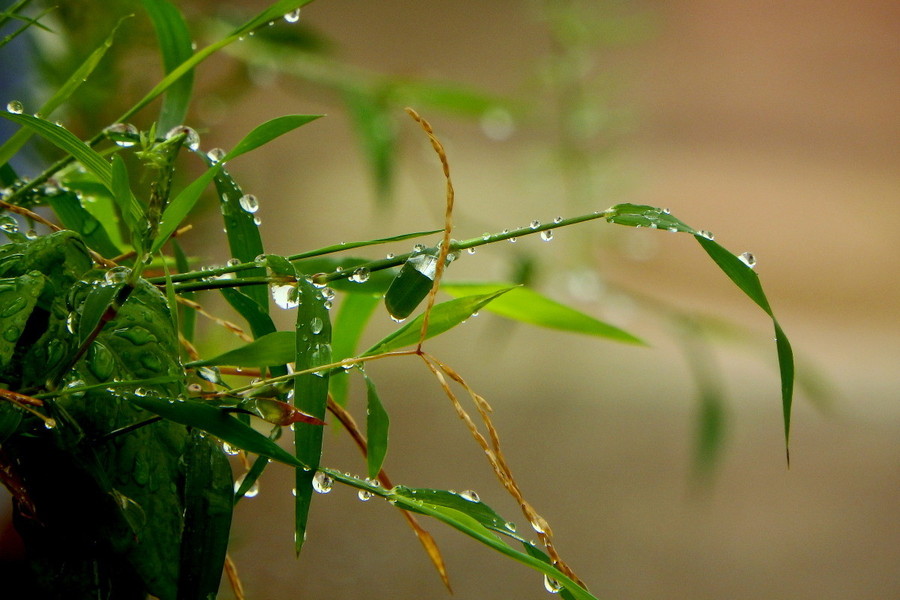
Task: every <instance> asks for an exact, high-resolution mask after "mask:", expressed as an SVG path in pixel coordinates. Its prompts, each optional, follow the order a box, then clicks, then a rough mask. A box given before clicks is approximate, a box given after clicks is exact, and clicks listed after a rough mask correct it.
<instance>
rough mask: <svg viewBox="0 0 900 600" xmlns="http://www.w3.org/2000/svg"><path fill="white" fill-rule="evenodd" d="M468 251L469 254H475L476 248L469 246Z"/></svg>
mask: <svg viewBox="0 0 900 600" xmlns="http://www.w3.org/2000/svg"><path fill="white" fill-rule="evenodd" d="M466 252H468V253H469V254H475V248H467V249H466Z"/></svg>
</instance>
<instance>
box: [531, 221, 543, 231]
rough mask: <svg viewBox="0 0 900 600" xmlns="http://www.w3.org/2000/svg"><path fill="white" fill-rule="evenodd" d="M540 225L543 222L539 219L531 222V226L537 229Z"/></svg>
mask: <svg viewBox="0 0 900 600" xmlns="http://www.w3.org/2000/svg"><path fill="white" fill-rule="evenodd" d="M540 226H541V222H540V221H538V220H534V221H532V222H531V228H532V229H537V228H538V227H540Z"/></svg>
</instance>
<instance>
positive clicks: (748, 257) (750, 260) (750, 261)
mask: <svg viewBox="0 0 900 600" xmlns="http://www.w3.org/2000/svg"><path fill="white" fill-rule="evenodd" d="M738 258H739V259H741V262H742V263H744V264H745V265H747V266H748V267H750V268H751V269H752V268H753V267H755V266H756V257H755V256H753V254H752V253H751V252H744V253H743V254H741V255H740V256H738Z"/></svg>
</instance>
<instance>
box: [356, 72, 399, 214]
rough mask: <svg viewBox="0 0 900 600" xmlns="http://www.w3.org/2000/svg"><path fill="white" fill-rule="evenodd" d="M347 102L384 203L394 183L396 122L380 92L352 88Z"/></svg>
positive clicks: (378, 192) (379, 195)
mask: <svg viewBox="0 0 900 600" xmlns="http://www.w3.org/2000/svg"><path fill="white" fill-rule="evenodd" d="M344 103H345V104H346V106H347V111H348V112H349V114H350V116H351V118H352V119H353V124H354V126H355V128H356V135H357V136H358V137H359V138H360V145H361V146H362V149H363V154H364V156H365V157H366V160H367V161H368V163H369V172H370V174H371V177H372V182H373V183H374V185H375V191H376V197H377V198H378V200H379V201H381V202H384V201H385V200H387V198H388V196H389V195H390V192H391V188H392V184H393V173H394V157H395V155H396V151H397V133H396V131H395V127H394V123H393V121H392V120H391V117H390V114H389V112H388V109H387V107H386V106H385V103H384V101H383V100H381V99H379V98H378V96H377V94H372V93H367V92H364V91H361V90H357V89H348V90H346V91H345V92H344Z"/></svg>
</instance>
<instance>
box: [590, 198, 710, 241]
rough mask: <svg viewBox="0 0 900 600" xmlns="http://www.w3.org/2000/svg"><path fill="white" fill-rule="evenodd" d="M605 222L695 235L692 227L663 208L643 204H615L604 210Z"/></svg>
mask: <svg viewBox="0 0 900 600" xmlns="http://www.w3.org/2000/svg"><path fill="white" fill-rule="evenodd" d="M605 214H606V220H607V222H609V223H616V224H618V225H626V226H628V227H649V228H650V229H662V230H665V231H671V232H673V233H675V232H679V231H680V232H683V233H691V234H695V233H697V232H696V231H695V230H694V229H693V228H692V227H690V226H689V225H686V224H685V223H683V222H682V221H680V220H679V219H676V218H675V217H673V216H672V215H671V214H669V212H668V210H667V209H665V208H656V207H655V206H647V205H645V204H617V205H615V206H612V207H610V208H608V209H606V213H605Z"/></svg>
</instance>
